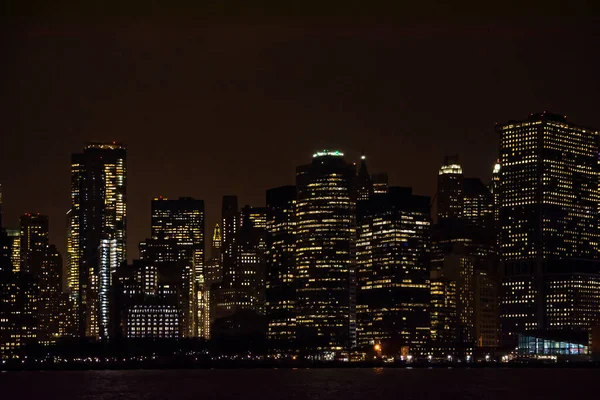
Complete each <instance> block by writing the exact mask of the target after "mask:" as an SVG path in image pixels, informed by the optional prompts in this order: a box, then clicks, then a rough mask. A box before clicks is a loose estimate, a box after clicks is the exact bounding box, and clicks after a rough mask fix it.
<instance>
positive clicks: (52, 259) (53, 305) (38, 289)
mask: <svg viewBox="0 0 600 400" xmlns="http://www.w3.org/2000/svg"><path fill="white" fill-rule="evenodd" d="M20 221H21V227H20V239H19V242H20V247H21V248H20V251H19V254H20V257H21V267H20V271H22V272H23V273H24V274H28V275H31V276H30V278H31V279H32V280H33V282H34V284H33V285H28V286H29V287H30V288H31V289H32V290H33V292H32V293H24V295H27V296H31V297H36V302H37V313H36V320H37V322H36V335H37V341H38V342H39V343H42V344H49V343H51V342H53V341H55V340H56V339H57V338H58V336H59V318H60V298H61V293H62V290H61V277H62V258H61V256H60V254H59V253H58V250H57V249H56V247H55V246H54V245H50V244H49V239H48V237H49V232H50V231H49V223H48V217H47V216H45V215H40V214H25V215H22V216H21V219H20Z"/></svg>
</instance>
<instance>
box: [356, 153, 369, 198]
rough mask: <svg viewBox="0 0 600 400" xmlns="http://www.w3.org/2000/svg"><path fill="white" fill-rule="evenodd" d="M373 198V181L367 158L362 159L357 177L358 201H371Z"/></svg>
mask: <svg viewBox="0 0 600 400" xmlns="http://www.w3.org/2000/svg"><path fill="white" fill-rule="evenodd" d="M371 196H373V181H372V180H371V176H370V175H369V171H368V169H367V157H366V156H365V155H364V154H363V155H362V156H361V157H360V168H359V169H358V175H357V177H356V200H358V201H360V200H369V199H370V198H371Z"/></svg>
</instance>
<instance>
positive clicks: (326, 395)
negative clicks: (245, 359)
mask: <svg viewBox="0 0 600 400" xmlns="http://www.w3.org/2000/svg"><path fill="white" fill-rule="evenodd" d="M599 376H600V375H599V371H598V370H595V369H581V370H579V369H537V368H536V369H510V368H507V369H297V370H292V369H254V370H251V369H248V370H145V371H142V370H136V371H73V372H70V371H63V372H5V373H1V374H0V394H1V396H0V398H2V399H7V400H8V399H61V400H70V399H80V400H111V399H123V400H129V399H135V400H138V399H144V400H158V399H194V400H205V399H247V400H251V399H261V400H271V399H273V400H274V399H285V400H290V399H333V400H336V399H340V400H354V399H361V400H373V399H379V398H386V399H389V400H396V399H403V400H404V399H444V400H453V399H509V400H519V399H527V400H531V399H538V398H540V399H544V400H547V399H564V398H595V391H596V382H597V379H598V377H599ZM590 396H591V397H590Z"/></svg>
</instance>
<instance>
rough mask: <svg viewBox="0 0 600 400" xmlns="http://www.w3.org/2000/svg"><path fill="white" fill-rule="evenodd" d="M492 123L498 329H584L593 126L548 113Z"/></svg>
mask: <svg viewBox="0 0 600 400" xmlns="http://www.w3.org/2000/svg"><path fill="white" fill-rule="evenodd" d="M496 129H497V131H498V133H499V135H500V164H501V169H500V174H501V177H500V222H501V259H502V261H503V264H504V281H503V296H502V307H501V321H502V329H503V332H504V333H508V334H514V333H521V332H524V331H533V330H544V331H557V330H562V331H586V330H587V329H589V328H590V325H592V324H594V323H595V321H598V317H599V313H600V263H599V262H598V239H599V237H598V236H599V231H598V229H599V228H598V206H599V204H598V172H599V171H598V150H599V148H598V131H597V130H595V129H589V128H586V127H582V126H578V125H575V124H573V123H571V122H569V121H567V119H566V118H565V117H562V116H559V115H555V114H551V113H547V112H544V113H541V114H530V115H529V117H528V118H527V119H526V120H523V121H510V122H508V123H505V124H500V125H497V127H496ZM550 333H551V332H550ZM513 337H514V336H513Z"/></svg>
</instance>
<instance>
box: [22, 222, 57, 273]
mask: <svg viewBox="0 0 600 400" xmlns="http://www.w3.org/2000/svg"><path fill="white" fill-rule="evenodd" d="M49 232H50V231H49V227H48V217H47V216H46V215H40V214H25V215H22V216H21V226H20V240H19V242H20V245H21V249H20V251H19V255H20V257H21V271H24V272H27V273H31V274H34V275H35V276H36V277H37V276H39V275H40V273H41V266H42V261H43V259H44V257H45V256H46V250H47V248H48V245H49V244H50V243H49V235H50V233H49Z"/></svg>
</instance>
